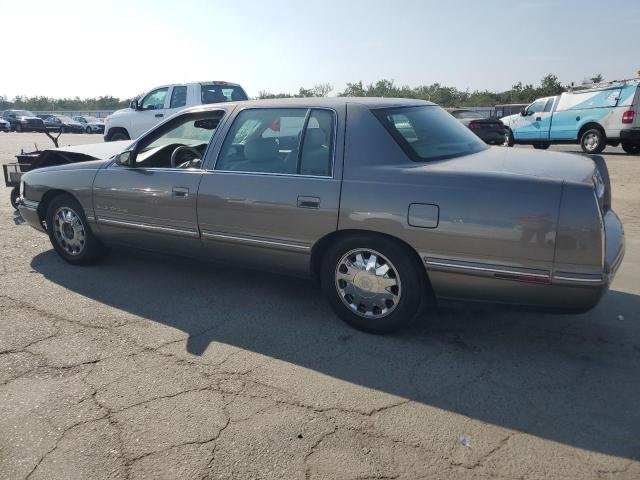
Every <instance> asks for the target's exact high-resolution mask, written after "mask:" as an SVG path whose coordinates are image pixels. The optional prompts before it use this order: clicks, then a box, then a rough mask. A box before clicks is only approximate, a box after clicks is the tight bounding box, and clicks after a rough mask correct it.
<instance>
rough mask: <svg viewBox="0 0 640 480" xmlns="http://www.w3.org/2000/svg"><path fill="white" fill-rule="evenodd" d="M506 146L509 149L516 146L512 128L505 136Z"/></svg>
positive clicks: (508, 129)
mask: <svg viewBox="0 0 640 480" xmlns="http://www.w3.org/2000/svg"><path fill="white" fill-rule="evenodd" d="M504 144H505V146H507V147H513V146H514V145H515V142H514V140H513V132H512V131H511V129H510V128H507V131H506V132H505V134H504Z"/></svg>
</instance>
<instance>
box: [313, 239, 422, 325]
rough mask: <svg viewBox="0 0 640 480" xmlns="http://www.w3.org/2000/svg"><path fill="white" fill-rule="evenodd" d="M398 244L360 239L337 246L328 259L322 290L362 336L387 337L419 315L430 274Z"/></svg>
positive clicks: (337, 244)
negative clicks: (367, 334) (363, 334)
mask: <svg viewBox="0 0 640 480" xmlns="http://www.w3.org/2000/svg"><path fill="white" fill-rule="evenodd" d="M421 268H422V266H421V265H420V263H419V260H418V259H417V258H416V255H415V254H414V253H413V252H411V251H410V250H409V248H408V247H406V246H405V245H403V244H401V243H399V242H398V241H395V240H392V239H389V238H385V237H381V236H377V235H368V234H360V235H353V236H349V237H345V238H342V239H340V240H337V241H336V242H334V243H333V244H332V245H330V247H329V248H328V250H327V252H325V254H324V256H323V262H322V269H321V282H322V290H323V292H324V294H325V297H326V298H327V300H328V302H329V304H330V305H331V308H332V309H333V311H334V312H335V313H336V315H337V316H338V317H340V318H341V319H342V320H344V321H345V322H346V323H348V324H349V325H351V326H352V327H354V328H357V329H358V330H362V331H365V332H369V333H375V334H383V333H390V332H394V331H397V330H399V329H401V328H403V327H405V326H407V325H408V324H409V323H410V322H411V321H412V320H413V319H414V318H415V317H416V315H417V314H418V312H419V310H420V306H421V303H422V298H423V296H424V291H425V274H424V272H423V271H421V270H420V269H421Z"/></svg>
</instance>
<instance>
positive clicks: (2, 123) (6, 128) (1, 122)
mask: <svg viewBox="0 0 640 480" xmlns="http://www.w3.org/2000/svg"><path fill="white" fill-rule="evenodd" d="M10 131H11V124H10V123H9V122H7V121H6V120H5V119H4V118H0V132H10Z"/></svg>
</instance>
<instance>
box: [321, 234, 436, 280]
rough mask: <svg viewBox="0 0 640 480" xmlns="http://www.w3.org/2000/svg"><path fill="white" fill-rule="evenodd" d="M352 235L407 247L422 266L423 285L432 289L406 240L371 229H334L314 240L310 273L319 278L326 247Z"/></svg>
mask: <svg viewBox="0 0 640 480" xmlns="http://www.w3.org/2000/svg"><path fill="white" fill-rule="evenodd" d="M354 235H371V236H377V237H382V238H386V239H389V240H392V241H394V242H397V243H399V244H400V245H402V246H403V247H404V248H405V249H407V251H408V252H410V253H411V255H412V256H413V257H414V258H415V261H416V262H417V263H418V264H419V265H421V266H422V268H420V271H421V272H422V273H423V275H424V280H425V286H426V288H427V290H428V291H429V292H432V291H433V289H432V287H431V281H430V280H429V274H428V272H427V269H426V268H425V266H424V263H423V262H422V259H421V258H420V255H419V254H418V252H417V251H416V250H415V249H414V248H413V247H412V246H411V245H409V244H408V243H407V242H405V241H404V240H402V239H401V238H398V237H396V236H393V235H388V234H386V233H380V232H375V231H372V230H359V229H347V230H336V231H334V232H331V233H329V234H327V235H325V236H324V237H322V238H321V239H320V240H318V241H317V242H315V243H314V244H313V247H312V248H311V274H312V275H313V276H314V277H315V278H320V269H321V265H322V258H323V256H324V254H325V253H326V251H327V249H328V248H329V246H330V245H331V244H333V243H334V242H336V241H338V240H340V239H343V238H346V237H350V236H354Z"/></svg>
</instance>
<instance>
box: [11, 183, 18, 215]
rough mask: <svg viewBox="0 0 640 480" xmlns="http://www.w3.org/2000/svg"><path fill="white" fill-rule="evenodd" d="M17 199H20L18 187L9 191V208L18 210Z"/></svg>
mask: <svg viewBox="0 0 640 480" xmlns="http://www.w3.org/2000/svg"><path fill="white" fill-rule="evenodd" d="M18 197H20V187H13V188H12V189H11V206H12V207H13V208H15V209H16V210H17V209H18Z"/></svg>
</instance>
